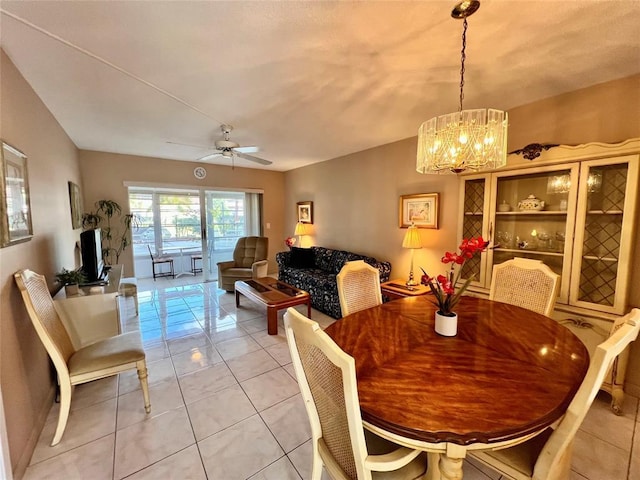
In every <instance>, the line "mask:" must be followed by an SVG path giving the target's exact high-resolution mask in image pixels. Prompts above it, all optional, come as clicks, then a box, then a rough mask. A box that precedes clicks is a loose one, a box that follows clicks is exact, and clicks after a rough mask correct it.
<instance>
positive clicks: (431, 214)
mask: <svg viewBox="0 0 640 480" xmlns="http://www.w3.org/2000/svg"><path fill="white" fill-rule="evenodd" d="M438 197H439V194H438V193H418V194H415V195H402V196H401V197H400V207H399V211H400V214H399V217H400V228H407V227H409V226H410V225H411V224H412V223H413V224H414V225H415V226H416V227H418V228H438Z"/></svg>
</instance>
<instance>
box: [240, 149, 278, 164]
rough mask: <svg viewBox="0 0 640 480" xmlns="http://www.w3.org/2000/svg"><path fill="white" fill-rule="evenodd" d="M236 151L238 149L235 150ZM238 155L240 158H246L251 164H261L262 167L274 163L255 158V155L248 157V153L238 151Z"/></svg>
mask: <svg viewBox="0 0 640 480" xmlns="http://www.w3.org/2000/svg"><path fill="white" fill-rule="evenodd" d="M234 150H236V149H235V148H234ZM236 155H237V156H238V157H240V158H244V159H245V160H249V161H250V162H256V163H259V164H260V165H271V164H272V163H273V162H271V161H269V160H265V159H264V158H258V157H254V156H253V155H247V154H246V153H240V152H238V151H236Z"/></svg>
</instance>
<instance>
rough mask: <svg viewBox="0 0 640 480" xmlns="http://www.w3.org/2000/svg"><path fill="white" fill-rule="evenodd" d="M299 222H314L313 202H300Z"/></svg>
mask: <svg viewBox="0 0 640 480" xmlns="http://www.w3.org/2000/svg"><path fill="white" fill-rule="evenodd" d="M297 207H298V222H300V223H313V202H298V204H297Z"/></svg>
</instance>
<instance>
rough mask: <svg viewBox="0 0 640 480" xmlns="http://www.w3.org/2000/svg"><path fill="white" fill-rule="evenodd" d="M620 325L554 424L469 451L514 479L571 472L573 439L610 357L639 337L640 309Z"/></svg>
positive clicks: (561, 479) (553, 478)
mask: <svg viewBox="0 0 640 480" xmlns="http://www.w3.org/2000/svg"><path fill="white" fill-rule="evenodd" d="M624 320H625V321H624V322H623V323H621V324H620V327H619V328H618V329H617V330H616V331H615V332H614V333H613V334H612V335H611V336H610V337H609V338H608V339H607V340H605V341H604V342H602V343H601V344H600V345H598V347H597V348H596V351H595V353H594V354H593V355H592V356H591V361H590V363H589V370H588V371H587V374H586V376H585V377H584V380H583V381H582V384H581V385H580V388H579V389H578V391H577V392H576V394H575V396H574V397H573V400H571V403H570V404H569V407H568V408H567V411H566V413H565V414H564V417H563V418H562V420H560V423H559V424H558V426H557V428H555V430H554V429H552V428H547V429H546V430H544V431H543V432H542V433H540V434H539V435H536V436H535V437H533V438H531V439H529V440H527V441H526V442H524V443H521V444H519V445H516V446H515V447H510V448H505V449H503V450H494V451H490V450H484V451H474V452H470V455H471V456H472V457H474V458H476V459H478V460H479V461H480V462H482V463H484V464H486V465H488V466H489V467H491V468H493V469H494V470H497V471H498V472H500V473H501V474H502V475H504V476H506V477H508V478H511V479H516V480H524V479H534V480H565V479H569V476H570V473H571V452H572V446H573V439H574V437H575V434H576V432H577V431H578V428H580V425H581V423H582V421H583V420H584V417H585V415H586V414H587V412H588V411H589V407H590V406H591V404H592V403H593V399H594V398H595V396H596V394H597V393H598V390H599V389H600V385H601V384H602V381H603V379H604V377H605V375H606V373H607V371H608V370H609V368H610V366H611V364H612V363H613V360H614V359H615V358H616V356H618V354H620V352H622V351H623V350H624V349H625V348H626V347H627V346H628V345H629V344H630V343H631V342H633V341H634V340H635V339H636V338H637V337H638V331H639V330H640V310H639V309H637V308H636V309H633V310H632V311H631V312H630V313H629V314H628V315H626V317H625V318H624Z"/></svg>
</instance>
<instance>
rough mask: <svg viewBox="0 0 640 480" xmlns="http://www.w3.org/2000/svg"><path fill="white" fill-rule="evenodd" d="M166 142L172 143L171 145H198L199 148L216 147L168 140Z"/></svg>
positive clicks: (208, 148) (209, 148)
mask: <svg viewBox="0 0 640 480" xmlns="http://www.w3.org/2000/svg"><path fill="white" fill-rule="evenodd" d="M166 143H170V144H171V145H181V146H183V147H197V148H206V149H207V150H211V149H213V148H216V147H214V146H212V145H194V144H193V143H180V142H170V141H168V140H167V142H166Z"/></svg>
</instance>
